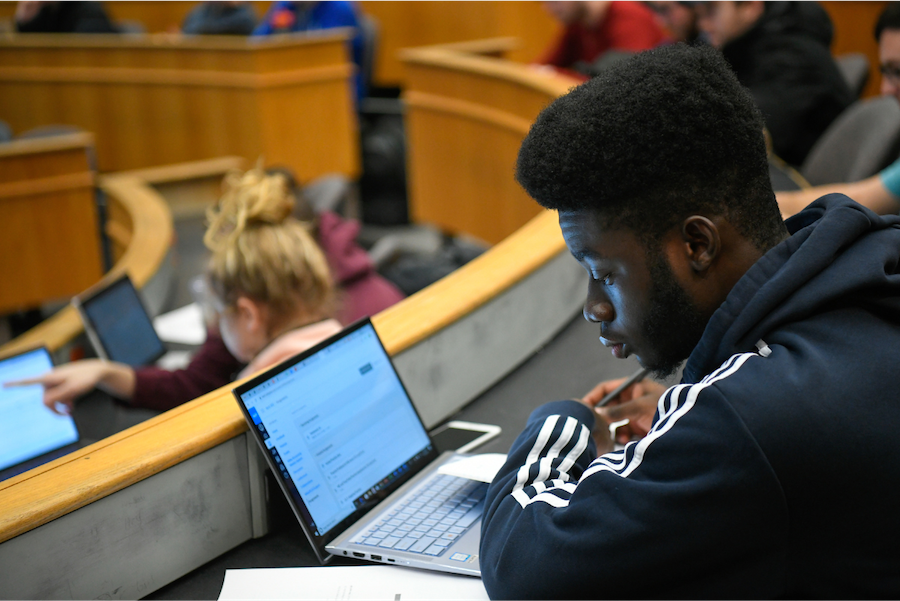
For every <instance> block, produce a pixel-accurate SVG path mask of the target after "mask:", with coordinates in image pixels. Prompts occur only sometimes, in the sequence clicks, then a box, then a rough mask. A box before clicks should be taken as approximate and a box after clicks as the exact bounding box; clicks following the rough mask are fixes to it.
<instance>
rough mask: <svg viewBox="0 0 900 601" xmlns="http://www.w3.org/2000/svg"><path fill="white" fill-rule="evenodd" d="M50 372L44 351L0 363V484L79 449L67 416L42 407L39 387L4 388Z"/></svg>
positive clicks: (33, 351) (74, 428) (28, 352)
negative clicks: (12, 382) (12, 383)
mask: <svg viewBox="0 0 900 601" xmlns="http://www.w3.org/2000/svg"><path fill="white" fill-rule="evenodd" d="M51 369H53V360H52V359H51V357H50V353H49V352H48V351H47V349H46V348H43V347H41V348H37V349H33V350H30V351H25V352H23V353H19V354H17V355H13V356H11V357H6V358H5V359H0V480H6V479H7V478H11V477H13V476H15V475H17V474H20V473H22V472H25V471H27V470H30V469H31V468H33V467H37V466H38V465H41V464H43V463H47V462H48V461H52V460H53V459H56V458H57V457H62V456H63V455H65V454H66V453H69V452H71V451H74V450H75V449H77V448H79V447H80V446H81V445H80V444H79V435H78V428H76V427H75V420H73V419H72V417H71V416H69V415H57V414H56V413H53V412H52V411H50V410H49V409H47V408H46V407H45V406H44V404H43V397H44V390H43V387H42V386H41V385H39V384H34V385H29V386H11V387H6V386H4V385H5V384H6V383H7V382H11V381H14V380H24V379H27V378H33V377H36V376H40V375H42V374H45V373H47V372H48V371H50V370H51Z"/></svg>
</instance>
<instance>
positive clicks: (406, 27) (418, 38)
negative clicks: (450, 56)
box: [359, 1, 559, 85]
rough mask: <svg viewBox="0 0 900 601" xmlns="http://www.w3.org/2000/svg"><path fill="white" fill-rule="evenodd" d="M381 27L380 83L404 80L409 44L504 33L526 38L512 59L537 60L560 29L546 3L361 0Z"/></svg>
mask: <svg viewBox="0 0 900 601" xmlns="http://www.w3.org/2000/svg"><path fill="white" fill-rule="evenodd" d="M359 4H360V7H361V8H362V10H363V11H364V12H366V13H367V14H370V15H372V16H373V17H374V18H375V19H377V21H378V24H379V27H380V36H379V40H378V55H377V57H376V63H375V74H374V79H375V83H377V84H380V85H403V84H404V83H405V82H406V75H405V73H404V70H403V67H402V65H401V63H400V60H399V54H398V53H399V51H400V50H401V49H403V48H410V47H417V46H430V45H435V44H446V43H448V42H460V41H465V40H477V39H482V38H493V37H500V36H513V37H516V38H518V39H519V40H521V42H520V44H519V46H518V47H517V48H516V49H514V50H513V51H512V52H510V54H509V57H508V58H510V59H511V60H515V61H519V62H530V61H533V60H534V59H535V58H536V57H537V56H538V55H540V53H541V52H542V51H543V50H544V48H545V47H547V46H548V45H549V44H550V42H551V41H552V40H553V38H554V36H555V35H556V32H557V31H558V30H559V27H558V25H557V24H556V22H555V21H554V20H553V19H552V18H551V17H550V16H549V15H548V14H547V13H546V12H545V11H544V9H543V7H542V6H541V3H540V2H528V1H524V2H523V1H519V2H487V1H485V2H365V1H364V2H360V3H359Z"/></svg>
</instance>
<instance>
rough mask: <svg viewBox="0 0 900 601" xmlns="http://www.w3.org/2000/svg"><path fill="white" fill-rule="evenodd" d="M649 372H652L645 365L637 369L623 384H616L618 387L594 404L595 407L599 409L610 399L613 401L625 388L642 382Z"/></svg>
mask: <svg viewBox="0 0 900 601" xmlns="http://www.w3.org/2000/svg"><path fill="white" fill-rule="evenodd" d="M648 373H650V372H649V370H646V369H644V368H643V367H642V368H641V369H639V370H637V371H636V372H634V373H633V374H631V376H630V377H629V378H628V379H627V380H625V381H624V382H622V383H621V384H619V385H618V386H616V388H615V389H614V390H613V391H612V392H610V393H609V394H607V395H606V396H605V397H603V398H602V399H600V400H599V401H598V402H597V404H596V405H594V408H595V409H599V408H600V407H604V406H606V405H608V404H609V403H610V401H612V400H613V399H615V398H616V397H617V396H619V395H620V394H622V391H623V390H625V389H626V388H628V387H629V386H631V385H632V384H634V383H635V382H640V381H641V380H643V379H644V378H646V377H647V374H648Z"/></svg>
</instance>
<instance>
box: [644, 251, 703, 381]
mask: <svg viewBox="0 0 900 601" xmlns="http://www.w3.org/2000/svg"><path fill="white" fill-rule="evenodd" d="M647 264H648V267H649V271H650V278H651V282H652V284H651V288H650V299H649V311H648V312H647V318H646V319H645V320H644V324H643V330H644V331H643V335H644V340H646V341H647V342H648V343H649V344H650V346H651V347H652V348H653V349H654V351H655V357H654V358H653V360H652V361H651V362H650V363H645V364H644V367H645V368H647V369H649V370H650V371H652V372H653V375H654V377H656V378H658V379H660V380H662V379H665V378H667V377H669V376H671V375H672V374H673V373H675V371H676V370H677V369H678V367H679V366H680V365H681V364H682V362H684V360H685V359H687V358H688V356H690V354H691V352H692V351H693V350H694V347H695V346H697V343H698V342H700V338H701V337H702V336H703V331H704V330H705V329H706V323H707V321H708V320H707V319H706V318H705V317H704V316H703V313H702V312H701V311H700V309H699V308H698V307H697V305H696V304H695V303H694V301H693V299H692V298H691V297H690V296H689V295H688V293H687V292H685V290H684V288H682V287H681V285H679V283H678V281H677V280H676V279H675V274H673V273H672V269H671V268H670V267H669V264H668V263H667V262H666V260H665V258H664V257H663V256H661V255H656V256H654V257H651V258H648V260H647Z"/></svg>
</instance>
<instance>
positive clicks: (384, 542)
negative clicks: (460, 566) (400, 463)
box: [352, 474, 487, 556]
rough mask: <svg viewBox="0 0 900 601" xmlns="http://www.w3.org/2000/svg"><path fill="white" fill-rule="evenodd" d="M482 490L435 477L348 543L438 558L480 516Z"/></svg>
mask: <svg viewBox="0 0 900 601" xmlns="http://www.w3.org/2000/svg"><path fill="white" fill-rule="evenodd" d="M486 491H487V484H485V483H483V482H476V481H475V480H469V479H467V478H457V477H456V476H448V475H445V474H436V475H435V476H434V477H432V478H431V479H430V480H428V481H427V482H425V483H424V484H423V485H422V486H421V487H420V488H419V489H418V490H417V491H416V492H414V493H413V494H412V495H410V496H409V497H408V498H407V499H405V500H404V501H403V502H402V503H400V504H398V505H397V506H395V507H393V508H392V509H391V510H390V511H389V512H387V513H385V514H384V515H383V516H382V517H381V519H379V520H378V521H377V522H374V523H373V524H372V525H371V526H369V527H368V528H366V529H365V530H363V531H362V532H361V533H360V534H359V535H358V536H357V537H355V538H354V539H353V541H352V542H354V543H356V544H359V545H368V546H372V547H379V548H381V549H395V550H397V551H408V552H411V553H421V554H423V555H433V556H440V555H441V554H442V553H443V552H444V551H446V550H447V547H449V546H450V545H452V544H453V542H454V541H456V539H458V538H460V537H461V536H462V535H463V534H465V533H466V531H468V530H469V528H471V527H472V524H474V523H475V522H477V521H478V518H480V517H481V512H482V510H483V509H484V495H485V492H486Z"/></svg>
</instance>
